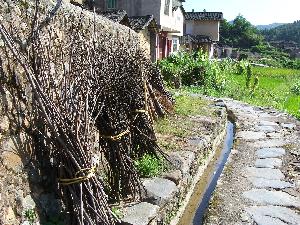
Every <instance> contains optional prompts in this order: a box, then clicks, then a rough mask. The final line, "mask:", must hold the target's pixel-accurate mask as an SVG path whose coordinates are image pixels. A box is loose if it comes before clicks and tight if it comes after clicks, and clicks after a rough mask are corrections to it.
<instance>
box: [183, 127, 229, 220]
mask: <svg viewBox="0 0 300 225" xmlns="http://www.w3.org/2000/svg"><path fill="white" fill-rule="evenodd" d="M233 140H234V124H233V123H232V122H228V123H227V133H226V137H225V140H224V145H223V147H222V148H221V149H220V150H218V151H217V153H216V155H215V157H214V159H213V160H212V161H211V162H210V164H209V165H208V167H207V169H206V170H205V172H204V174H203V175H202V176H201V178H200V180H199V181H198V183H197V184H196V187H195V189H194V192H193V194H192V196H191V198H190V200H189V203H188V206H187V207H186V209H185V211H184V213H183V215H182V217H181V218H180V220H179V223H178V224H177V225H201V224H203V218H204V215H205V212H206V210H207V208H208V205H209V201H210V198H211V196H212V193H213V192H214V190H215V188H216V185H217V182H218V179H219V177H220V175H221V174H222V171H223V169H224V166H225V164H226V162H227V159H228V156H229V154H230V152H231V148H232V146H233Z"/></svg>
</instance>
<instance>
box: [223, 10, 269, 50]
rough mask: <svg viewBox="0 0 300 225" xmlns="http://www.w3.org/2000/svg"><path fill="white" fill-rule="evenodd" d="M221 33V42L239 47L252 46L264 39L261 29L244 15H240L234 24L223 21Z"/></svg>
mask: <svg viewBox="0 0 300 225" xmlns="http://www.w3.org/2000/svg"><path fill="white" fill-rule="evenodd" d="M220 34H221V43H223V44H227V45H231V46H233V47H239V48H251V47H252V46H255V45H258V44H260V43H261V42H262V41H263V36H262V35H260V33H259V31H258V30H257V29H256V28H255V27H254V26H253V25H252V24H251V23H250V22H249V21H248V20H246V19H245V18H244V17H243V16H242V15H238V16H237V17H236V18H235V19H234V20H233V23H232V24H230V23H228V22H227V21H226V20H224V21H222V23H221V30H220Z"/></svg>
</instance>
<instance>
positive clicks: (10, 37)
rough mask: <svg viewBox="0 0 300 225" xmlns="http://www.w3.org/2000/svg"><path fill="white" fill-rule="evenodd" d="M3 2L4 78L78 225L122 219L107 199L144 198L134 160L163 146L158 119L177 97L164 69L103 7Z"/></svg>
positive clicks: (0, 69)
mask: <svg viewBox="0 0 300 225" xmlns="http://www.w3.org/2000/svg"><path fill="white" fill-rule="evenodd" d="M0 5H1V7H0V15H1V16H0V34H1V39H0V76H1V83H2V84H3V85H8V84H9V85H10V87H13V91H14V93H15V94H16V96H17V97H18V100H19V102H20V104H22V105H24V106H25V107H26V109H27V111H26V115H24V116H25V117H26V118H27V119H28V120H29V124H30V126H29V127H27V128H28V129H29V130H30V131H31V132H32V134H33V135H35V136H36V137H38V138H35V139H38V140H39V143H43V144H44V148H43V150H41V151H44V153H43V154H44V157H46V158H47V159H49V160H50V161H51V165H52V167H51V169H52V170H53V171H55V173H56V174H57V179H56V182H57V188H58V190H59V193H60V196H61V198H62V200H63V203H64V206H65V208H66V211H68V212H69V213H70V215H71V216H70V218H71V220H70V222H69V224H81V225H83V224H85V225H87V224H88V225H89V224H107V225H108V224H109V225H111V224H115V223H116V220H117V219H116V218H115V216H114V214H113V213H112V211H111V210H110V207H109V204H108V201H109V200H114V201H119V200H122V199H128V198H129V199H133V200H136V199H138V198H140V193H141V188H142V187H141V182H140V178H139V175H138V173H137V171H136V169H135V167H134V163H133V162H134V160H135V159H138V158H140V157H142V156H143V155H144V154H151V155H154V156H157V157H159V155H160V154H163V153H162V152H161V151H160V149H159V147H158V145H157V143H156V137H155V133H154V131H153V127H152V123H153V120H154V119H155V118H157V117H159V116H162V115H164V114H165V113H166V110H167V109H168V107H169V106H171V104H172V103H171V101H172V100H171V98H170V96H169V94H168V93H167V92H166V91H165V90H164V87H163V84H162V80H161V77H160V73H159V70H158V69H157V68H155V67H154V66H153V64H151V62H150V59H149V58H148V57H147V56H145V55H144V53H143V51H142V50H141V48H140V44H139V39H138V36H137V34H136V33H135V32H134V31H132V30H131V29H129V28H127V27H124V26H122V25H118V24H114V23H113V22H111V21H109V20H107V19H104V18H102V17H100V16H97V15H96V14H95V13H91V12H88V11H85V10H82V9H80V8H79V7H76V6H72V5H70V4H68V3H62V0H57V1H55V2H52V1H49V0H48V1H46V0H21V1H20V0H10V1H6V0H0ZM162 103H164V104H162ZM97 136H98V138H97ZM95 140H98V142H99V144H98V145H97V146H96V147H95ZM95 148H96V149H95ZM37 154H41V153H40V152H39V153H37ZM99 173H100V174H102V176H100V175H99ZM103 174H104V175H105V176H104V175H103ZM104 178H105V181H104Z"/></svg>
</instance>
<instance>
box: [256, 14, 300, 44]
mask: <svg viewBox="0 0 300 225" xmlns="http://www.w3.org/2000/svg"><path fill="white" fill-rule="evenodd" d="M261 33H262V34H263V35H264V36H265V38H266V40H268V41H293V42H296V43H297V44H298V45H300V20H298V21H295V22H294V23H288V24H284V25H281V26H279V27H276V28H273V29H270V30H263V31H261Z"/></svg>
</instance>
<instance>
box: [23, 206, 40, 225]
mask: <svg viewBox="0 0 300 225" xmlns="http://www.w3.org/2000/svg"><path fill="white" fill-rule="evenodd" d="M24 217H25V219H26V220H27V221H28V222H29V223H30V224H33V223H34V222H35V220H36V218H37V216H36V213H35V211H34V210H33V209H27V210H26V211H25V212H24Z"/></svg>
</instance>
